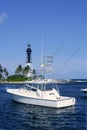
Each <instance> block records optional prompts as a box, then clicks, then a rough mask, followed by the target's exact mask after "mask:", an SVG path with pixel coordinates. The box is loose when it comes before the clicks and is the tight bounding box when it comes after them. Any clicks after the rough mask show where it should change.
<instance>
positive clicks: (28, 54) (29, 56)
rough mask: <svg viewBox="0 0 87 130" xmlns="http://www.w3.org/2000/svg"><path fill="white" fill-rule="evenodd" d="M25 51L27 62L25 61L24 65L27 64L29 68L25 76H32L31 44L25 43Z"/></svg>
mask: <svg viewBox="0 0 87 130" xmlns="http://www.w3.org/2000/svg"><path fill="white" fill-rule="evenodd" d="M26 53H27V63H26V66H29V68H30V70H29V72H28V74H27V77H30V76H32V71H33V66H32V62H31V53H32V50H31V45H30V44H28V45H27V50H26Z"/></svg>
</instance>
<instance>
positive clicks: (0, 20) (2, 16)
mask: <svg viewBox="0 0 87 130" xmlns="http://www.w3.org/2000/svg"><path fill="white" fill-rule="evenodd" d="M7 18H8V15H7V13H6V12H3V13H1V14H0V24H3V23H4V22H5V20H6V19H7Z"/></svg>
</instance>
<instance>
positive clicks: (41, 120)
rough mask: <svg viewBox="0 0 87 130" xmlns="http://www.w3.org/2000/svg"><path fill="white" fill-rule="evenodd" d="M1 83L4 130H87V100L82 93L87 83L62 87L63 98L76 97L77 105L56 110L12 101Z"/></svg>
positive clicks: (0, 125)
mask: <svg viewBox="0 0 87 130" xmlns="http://www.w3.org/2000/svg"><path fill="white" fill-rule="evenodd" d="M20 86H21V85H12V84H10V85H6V84H0V130H87V98H86V97H84V96H83V93H82V92H81V91H80V89H82V88H87V83H86V82H73V83H64V84H60V85H59V87H58V88H59V91H60V94H61V95H65V96H70V97H72V96H73V97H75V98H76V105H75V106H73V107H67V108H62V109H54V108H47V107H40V106H33V105H28V104H21V103H16V102H14V101H12V99H11V96H10V95H9V94H8V93H7V92H6V87H20Z"/></svg>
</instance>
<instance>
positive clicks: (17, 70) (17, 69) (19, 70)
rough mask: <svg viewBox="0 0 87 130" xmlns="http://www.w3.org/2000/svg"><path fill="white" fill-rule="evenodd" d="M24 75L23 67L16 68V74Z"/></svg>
mask: <svg viewBox="0 0 87 130" xmlns="http://www.w3.org/2000/svg"><path fill="white" fill-rule="evenodd" d="M21 73H22V66H21V65H19V66H18V67H17V68H16V70H15V74H19V75H20V74H21Z"/></svg>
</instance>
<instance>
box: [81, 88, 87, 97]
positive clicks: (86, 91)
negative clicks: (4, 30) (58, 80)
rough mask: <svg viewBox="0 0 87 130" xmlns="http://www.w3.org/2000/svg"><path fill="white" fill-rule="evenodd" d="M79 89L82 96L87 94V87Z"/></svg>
mask: <svg viewBox="0 0 87 130" xmlns="http://www.w3.org/2000/svg"><path fill="white" fill-rule="evenodd" d="M81 91H82V92H83V94H84V96H87V88H84V89H81Z"/></svg>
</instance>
